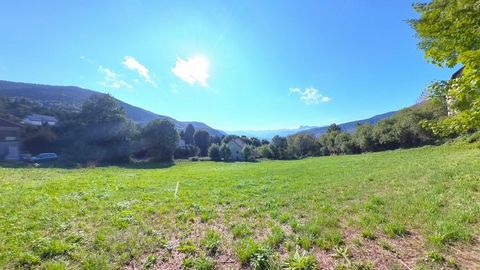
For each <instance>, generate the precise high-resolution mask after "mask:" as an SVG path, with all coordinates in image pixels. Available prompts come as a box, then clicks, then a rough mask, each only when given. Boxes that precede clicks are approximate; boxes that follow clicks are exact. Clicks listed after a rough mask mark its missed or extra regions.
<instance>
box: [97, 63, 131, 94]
mask: <svg viewBox="0 0 480 270" xmlns="http://www.w3.org/2000/svg"><path fill="white" fill-rule="evenodd" d="M98 72H100V73H101V74H103V81H102V82H100V84H101V85H103V86H105V87H109V88H114V89H118V88H129V89H131V88H132V86H131V85H130V84H128V83H127V82H126V81H124V80H122V79H120V76H119V75H118V74H117V73H115V72H113V71H112V70H111V69H109V68H106V67H104V66H99V67H98Z"/></svg>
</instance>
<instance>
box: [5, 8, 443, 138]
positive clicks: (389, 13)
mask: <svg viewBox="0 0 480 270" xmlns="http://www.w3.org/2000/svg"><path fill="white" fill-rule="evenodd" d="M1 2H2V3H1V6H2V7H1V9H0V36H1V37H2V38H1V40H0V79H3V80H11V81H21V82H32V83H44V84H53V85H75V86H81V87H85V88H89V89H93V90H97V91H102V92H108V93H111V94H112V95H113V96H115V97H117V98H119V99H121V100H123V101H126V102H128V103H130V104H133V105H136V106H139V107H142V108H145V109H147V110H150V111H153V112H156V113H159V114H163V115H168V116H171V117H174V118H176V119H178V120H195V121H202V122H205V123H207V124H209V125H211V126H213V127H215V128H219V129H223V130H239V129H255V130H262V129H276V128H294V127H298V126H299V125H312V126H320V125H326V124H330V123H334V122H336V123H342V122H347V121H351V120H357V119H362V118H367V117H370V116H373V115H375V114H380V113H384V112H387V111H392V110H397V109H400V108H403V107H406V106H409V105H412V104H414V103H415V102H416V101H417V99H418V98H419V96H420V94H421V92H422V90H423V89H424V88H425V86H426V85H428V83H429V82H430V81H432V80H436V79H446V78H448V77H449V76H450V74H451V73H452V70H448V69H441V68H437V67H435V66H433V65H431V64H428V63H427V62H426V61H425V60H424V58H423V53H422V52H421V51H420V50H418V49H417V48H416V43H417V40H416V38H415V33H414V31H413V30H412V29H411V28H410V26H409V25H408V24H407V23H406V22H405V20H407V19H410V18H414V17H416V16H417V15H416V14H415V13H414V11H413V10H412V8H411V4H412V3H411V2H410V1H406V0H392V1H384V0H382V1H380V0H368V1H367V0H328V1H327V0H317V1H254V0H252V1H233V0H232V1H222V0H219V1H133V0H123V1H122V0H120V1H119V0H115V1H114V0H110V1H109V0H107V1H63V0H62V1H50V0H44V1H24V0H16V1H6V0H3V1H1Z"/></svg>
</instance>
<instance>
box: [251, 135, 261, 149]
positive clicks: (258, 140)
mask: <svg viewBox="0 0 480 270" xmlns="http://www.w3.org/2000/svg"><path fill="white" fill-rule="evenodd" d="M250 141H251V142H252V145H253V146H255V147H259V146H260V145H262V141H260V139H258V138H256V137H251V138H250Z"/></svg>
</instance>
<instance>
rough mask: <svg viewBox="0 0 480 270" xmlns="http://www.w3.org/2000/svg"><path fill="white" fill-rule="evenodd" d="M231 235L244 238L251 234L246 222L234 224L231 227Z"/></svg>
mask: <svg viewBox="0 0 480 270" xmlns="http://www.w3.org/2000/svg"><path fill="white" fill-rule="evenodd" d="M231 230H232V234H233V237H234V238H236V239H241V238H245V237H248V236H252V235H253V231H252V229H251V228H250V227H249V226H248V225H247V224H235V225H233V227H232V229H231Z"/></svg>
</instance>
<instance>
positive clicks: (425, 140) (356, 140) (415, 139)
mask: <svg viewBox="0 0 480 270" xmlns="http://www.w3.org/2000/svg"><path fill="white" fill-rule="evenodd" d="M446 114H447V111H446V106H445V105H444V104H442V103H437V102H434V101H424V102H422V103H420V104H417V105H415V106H413V107H410V108H406V109H403V110H401V111H400V112H398V113H397V114H396V115H394V116H392V117H390V118H387V119H385V120H382V121H380V122H378V123H377V124H376V125H358V126H357V127H356V130H355V132H354V133H353V134H350V133H347V132H343V131H342V130H341V129H340V127H339V126H338V125H336V124H332V125H330V126H329V128H328V130H327V132H326V133H325V134H323V135H321V136H320V137H318V138H317V137H315V136H313V135H310V134H296V135H292V136H289V137H286V138H285V137H279V136H275V137H274V138H273V139H272V141H271V142H270V143H269V144H268V145H263V146H261V147H259V148H258V153H259V154H260V155H261V156H262V157H264V158H269V159H297V158H303V157H308V156H326V155H340V154H359V153H364V152H375V151H385V150H393V149H398V148H412V147H419V146H423V145H429V144H436V143H439V142H440V140H441V138H440V137H439V136H437V135H435V134H433V132H432V131H431V130H430V129H428V128H424V125H423V123H424V122H425V121H431V120H437V119H441V118H442V117H445V116H446Z"/></svg>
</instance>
